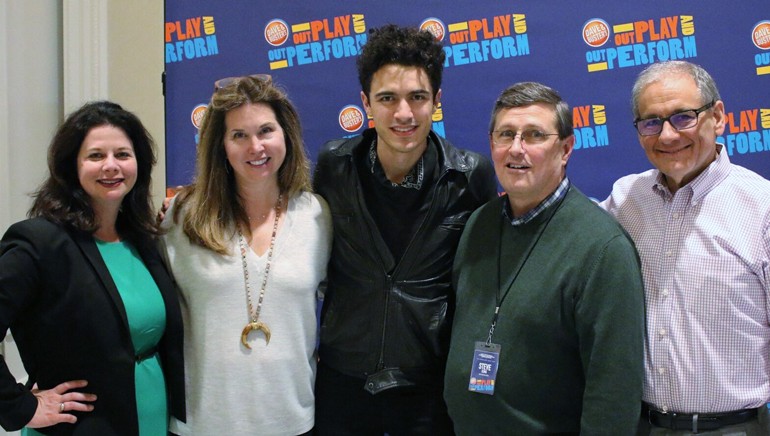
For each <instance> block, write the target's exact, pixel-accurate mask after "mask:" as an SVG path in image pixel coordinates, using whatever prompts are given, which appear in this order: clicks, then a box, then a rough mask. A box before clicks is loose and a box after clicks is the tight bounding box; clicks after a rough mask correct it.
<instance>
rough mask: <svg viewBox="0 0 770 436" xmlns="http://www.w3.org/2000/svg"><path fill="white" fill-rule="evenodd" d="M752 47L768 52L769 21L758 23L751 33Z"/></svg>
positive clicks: (769, 46)
mask: <svg viewBox="0 0 770 436" xmlns="http://www.w3.org/2000/svg"><path fill="white" fill-rule="evenodd" d="M751 39H752V40H753V41H754V45H756V46H757V48H759V49H762V50H770V21H760V22H759V23H757V25H756V26H754V29H753V30H752V31H751Z"/></svg>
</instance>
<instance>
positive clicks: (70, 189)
mask: <svg viewBox="0 0 770 436" xmlns="http://www.w3.org/2000/svg"><path fill="white" fill-rule="evenodd" d="M107 125H108V126H113V127H117V128H119V129H121V130H122V131H123V132H125V134H126V136H128V139H130V140H131V145H132V146H133V147H134V154H135V156H136V165H137V176H136V184H134V187H133V189H131V191H129V192H128V194H126V196H125V197H124V198H123V202H122V203H121V206H120V212H119V213H118V220H117V222H116V228H117V230H118V233H119V234H120V235H121V237H122V238H126V239H128V240H130V241H132V242H134V243H141V242H144V241H145V240H146V238H147V237H148V236H154V235H157V234H158V230H157V225H156V223H155V213H154V212H153V207H152V198H151V195H150V187H151V182H152V179H151V177H152V167H153V165H155V161H156V159H155V142H154V141H153V139H152V136H151V135H150V133H149V132H148V131H147V129H145V127H144V125H143V124H142V122H141V121H139V118H137V117H136V115H134V114H133V113H131V112H129V111H127V110H125V109H123V108H122V107H121V106H120V105H118V104H116V103H113V102H109V101H96V102H91V103H86V104H85V105H83V106H82V107H81V108H79V109H77V110H76V111H75V112H73V113H71V114H70V115H69V116H68V117H67V118H66V119H65V120H64V122H63V123H62V124H61V125H60V126H59V128H58V129H57V131H56V134H55V135H54V137H53V140H52V141H51V145H50V146H49V147H48V173H49V174H48V178H47V179H46V180H45V181H44V182H43V184H42V185H41V186H40V187H39V188H38V190H37V191H36V192H35V193H34V194H33V197H34V199H35V200H34V203H33V204H32V207H31V208H30V210H29V212H28V213H27V215H28V216H29V217H30V218H32V217H38V216H39V217H44V218H46V219H48V220H49V221H52V222H55V223H57V224H62V225H65V226H67V227H70V228H73V229H76V230H80V231H83V232H88V233H93V232H95V231H96V230H97V229H98V227H99V223H98V222H96V216H95V213H94V209H93V207H92V205H91V198H90V197H89V195H88V194H87V193H86V192H85V191H84V190H83V187H82V186H81V185H80V180H79V178H78V170H77V167H78V165H77V157H78V153H79V152H80V147H81V146H82V145H83V141H84V140H85V138H86V136H87V135H88V132H89V131H91V129H93V128H95V127H100V126H107Z"/></svg>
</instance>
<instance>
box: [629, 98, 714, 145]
mask: <svg viewBox="0 0 770 436" xmlns="http://www.w3.org/2000/svg"><path fill="white" fill-rule="evenodd" d="M714 103H715V102H714V100H711V102H709V103H706V104H704V105H703V106H701V107H699V108H698V109H688V110H686V111H681V112H677V113H675V114H671V115H669V116H667V117H666V118H660V117H654V118H646V119H644V120H641V119H636V120H634V127H636V131H637V132H639V134H640V135H642V136H652V135H659V134H660V132H662V131H663V123H665V122H666V121H668V123H669V124H671V127H673V128H674V129H675V130H676V131H677V132H679V131H682V130H685V129H690V128H692V127H695V126H697V125H698V114H700V113H701V112H703V111H706V110H708V109H710V108H711V107H712V106H714Z"/></svg>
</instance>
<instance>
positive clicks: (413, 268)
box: [314, 25, 497, 435]
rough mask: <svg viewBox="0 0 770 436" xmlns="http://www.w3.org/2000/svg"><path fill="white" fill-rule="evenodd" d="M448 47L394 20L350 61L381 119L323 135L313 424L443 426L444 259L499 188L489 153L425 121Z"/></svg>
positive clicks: (318, 174) (423, 430)
mask: <svg viewBox="0 0 770 436" xmlns="http://www.w3.org/2000/svg"><path fill="white" fill-rule="evenodd" d="M444 57H445V55H444V52H443V49H442V46H441V44H440V43H438V42H437V41H436V40H435V39H434V38H433V36H432V35H431V34H430V33H428V32H421V31H418V30H416V29H412V28H403V27H398V26H395V25H388V26H384V27H382V28H379V29H376V30H375V31H374V32H373V33H371V34H370V35H369V41H368V42H367V44H366V45H365V46H364V48H363V51H362V54H361V56H360V58H359V59H358V62H357V65H358V75H359V80H360V82H361V87H362V91H361V100H362V102H363V106H364V108H365V109H366V112H367V114H368V115H369V116H370V117H371V118H372V119H373V120H374V125H375V127H374V128H372V129H368V130H366V131H364V132H363V134H362V135H359V136H356V137H353V138H348V139H340V140H335V141H330V142H328V143H327V144H326V145H324V147H323V149H322V150H321V152H320V153H319V157H318V162H317V165H316V170H315V177H314V187H315V190H316V192H318V193H319V194H320V195H322V196H323V197H324V198H325V199H326V201H327V202H328V203H329V207H330V209H331V212H332V216H333V222H334V243H333V248H332V254H331V260H330V262H329V268H328V278H327V279H328V282H327V287H326V291H325V299H324V306H323V310H322V316H321V342H320V349H319V354H320V363H319V367H318V374H317V379H316V423H315V430H316V432H317V433H318V434H321V435H325V434H334V435H344V434H351V435H352V434H355V435H364V434H372V435H375V434H377V435H381V434H384V433H388V434H390V435H399V434H411V435H416V434H420V435H440V434H451V433H452V424H451V421H450V420H449V417H448V415H447V413H446V406H445V404H444V401H443V399H442V389H443V378H444V366H445V363H446V357H447V353H448V345H449V330H450V326H451V324H452V314H453V312H454V296H453V290H452V286H451V273H452V262H453V260H454V256H455V250H456V248H457V243H458V240H459V238H460V233H461V232H462V230H463V227H464V226H465V222H466V221H467V219H468V217H469V216H470V214H471V212H473V211H474V210H475V209H476V208H478V207H479V206H481V205H482V204H484V203H486V202H487V201H489V200H491V199H493V198H495V196H496V191H497V182H496V179H495V175H494V170H493V167H492V165H491V163H490V161H489V160H488V159H487V158H485V157H482V156H481V155H479V154H477V153H473V152H469V151H464V150H460V149H458V148H455V147H454V146H453V145H452V144H451V143H450V142H449V141H447V140H446V139H444V138H442V137H440V136H438V135H437V134H436V133H435V132H433V131H432V130H431V125H432V124H431V123H432V115H433V113H434V112H435V111H436V109H437V107H438V104H439V101H440V98H441V74H442V68H443V64H444Z"/></svg>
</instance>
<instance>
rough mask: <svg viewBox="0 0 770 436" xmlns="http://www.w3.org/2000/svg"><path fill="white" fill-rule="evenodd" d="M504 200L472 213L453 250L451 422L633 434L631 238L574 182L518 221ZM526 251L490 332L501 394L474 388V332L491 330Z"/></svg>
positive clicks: (488, 428) (637, 382)
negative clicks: (510, 217) (553, 201)
mask: <svg viewBox="0 0 770 436" xmlns="http://www.w3.org/2000/svg"><path fill="white" fill-rule="evenodd" d="M503 204H504V198H502V197H501V198H500V199H497V200H493V201H491V202H489V203H487V204H486V205H485V206H483V207H482V208H480V209H478V210H477V211H476V212H475V213H474V214H473V215H472V216H471V218H470V219H469V221H468V224H467V226H466V227H465V231H464V232H463V235H462V238H461V240H460V245H459V248H458V251H457V256H456V258H455V263H454V285H455V289H456V290H457V291H456V292H457V306H456V307H457V308H456V313H455V317H454V324H453V327H452V340H451V346H450V352H449V359H448V362H447V369H446V384H445V388H444V398H445V399H446V402H447V406H448V409H449V414H450V416H451V418H452V420H453V421H454V425H455V431H456V432H457V434H458V435H483V434H488V435H500V434H511V435H528V434H547V433H578V432H580V433H581V434H583V435H596V434H606V435H613V436H616V435H633V434H634V433H635V429H636V425H637V422H638V420H639V414H640V405H641V396H642V382H643V346H644V343H643V338H644V299H643V287H642V277H641V272H640V266H639V259H638V256H637V254H636V250H635V248H634V245H633V243H632V242H631V240H630V239H629V237H628V235H627V234H626V233H625V231H624V230H623V229H622V228H621V227H620V225H619V224H617V223H616V222H615V220H614V219H613V218H611V217H610V216H609V215H608V214H606V213H605V212H604V211H603V210H601V209H600V208H599V207H598V206H596V205H595V204H593V202H592V201H591V200H589V199H588V198H587V197H586V196H584V195H583V194H582V193H580V191H578V190H577V189H576V188H574V187H572V188H570V190H569V192H568V193H567V195H566V197H565V198H564V201H563V202H562V204H561V205H560V206H559V205H558V203H557V205H553V206H550V207H549V208H548V209H546V210H545V211H544V212H543V213H541V214H540V215H538V216H537V217H536V218H535V219H533V220H532V221H530V222H529V223H527V224H524V225H522V226H519V227H514V226H512V225H511V224H510V222H509V221H507V220H506V219H505V218H504V217H503V215H502V208H503ZM557 207H558V209H557ZM554 210H556V214H555V215H553V218H552V219H551V221H550V223H549V224H547V225H546V222H547V221H548V218H549V217H550V216H551V215H552V214H553V213H554ZM541 232H542V236H541V237H540V239H539V241H538V242H537V244H536V245H535V246H534V247H533V248H532V251H531V253H530V255H529V256H528V258H527V259H524V256H525V255H526V253H527V251H528V250H529V247H530V246H532V244H535V241H536V240H537V238H538V235H539V234H540V233H541ZM498 260H500V261H499V262H498ZM525 260H526V262H525V263H524V265H523V267H522V269H521V271H520V273H519V275H518V277H517V278H516V280H515V281H514V283H513V285H512V286H511V289H510V292H509V293H508V294H507V296H506V297H505V299H504V300H503V304H502V306H501V308H500V315H499V319H498V322H497V326H496V329H495V332H494V336H493V338H492V342H493V343H497V344H500V345H501V346H502V349H501V352H500V361H499V369H498V372H497V379H496V384H495V392H494V395H484V394H479V393H474V392H469V391H468V382H469V378H470V370H471V366H472V363H473V351H474V343H475V342H476V341H484V340H486V338H487V334H488V332H489V328H490V323H491V321H492V316H493V313H494V309H495V300H496V289H497V288H498V287H499V288H501V289H500V295H501V296H502V295H504V294H505V292H506V289H502V288H504V287H505V286H506V284H508V283H509V282H510V278H511V277H512V276H513V274H514V273H515V272H516V271H517V269H518V268H519V265H520V264H521V263H522V262H524V261H525ZM498 265H499V267H500V269H501V270H498V268H499V267H498Z"/></svg>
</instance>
